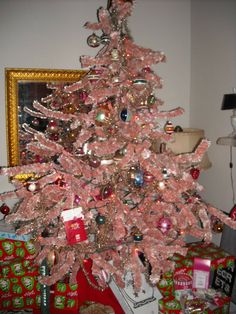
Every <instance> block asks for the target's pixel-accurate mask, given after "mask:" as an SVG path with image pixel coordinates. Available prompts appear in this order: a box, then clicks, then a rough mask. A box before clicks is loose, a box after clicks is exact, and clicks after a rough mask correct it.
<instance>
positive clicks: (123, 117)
mask: <svg viewBox="0 0 236 314" xmlns="http://www.w3.org/2000/svg"><path fill="white" fill-rule="evenodd" d="M120 118H121V120H122V121H124V122H129V121H130V120H131V113H130V111H129V110H128V109H126V108H124V109H122V110H121V112H120Z"/></svg>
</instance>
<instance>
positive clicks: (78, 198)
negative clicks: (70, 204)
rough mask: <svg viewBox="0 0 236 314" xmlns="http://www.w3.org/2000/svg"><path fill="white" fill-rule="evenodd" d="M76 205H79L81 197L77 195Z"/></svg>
mask: <svg viewBox="0 0 236 314" xmlns="http://www.w3.org/2000/svg"><path fill="white" fill-rule="evenodd" d="M74 203H75V204H76V205H78V204H79V203H80V197H79V196H78V195H75V198H74Z"/></svg>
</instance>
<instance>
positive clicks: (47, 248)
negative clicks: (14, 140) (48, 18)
mask: <svg viewBox="0 0 236 314" xmlns="http://www.w3.org/2000/svg"><path fill="white" fill-rule="evenodd" d="M110 2H111V3H110ZM110 2H109V4H108V7H107V9H105V8H100V9H99V10H98V22H97V23H87V24H86V25H85V27H86V28H88V29H91V30H92V31H93V32H95V31H102V35H101V36H98V35H96V34H95V33H93V34H92V35H90V36H89V38H88V44H89V46H91V47H97V46H99V45H102V49H101V50H100V51H99V52H98V54H97V55H96V56H95V57H88V56H82V57H81V65H82V67H83V68H85V69H86V71H87V72H86V73H85V75H84V76H83V77H82V79H81V80H80V81H78V82H76V83H74V84H70V85H65V86H62V85H51V86H49V88H51V90H52V92H51V94H50V95H49V96H48V97H46V98H44V99H42V101H41V102H38V101H35V102H34V104H33V108H34V109H33V110H30V111H28V113H30V114H31V115H32V116H33V117H35V118H36V120H32V121H34V123H33V124H32V123H31V124H28V125H27V124H25V125H24V129H25V134H24V135H22V136H23V137H26V138H27V140H28V144H27V151H28V152H29V156H34V158H32V159H30V160H31V162H32V160H34V161H35V160H36V161H37V162H34V163H30V164H27V165H23V166H16V167H11V168H8V167H2V168H1V175H7V176H10V177H11V180H12V183H13V184H14V185H15V190H14V191H12V192H6V193H3V194H2V195H1V196H0V199H1V200H2V202H5V201H6V200H7V199H8V198H17V199H19V202H18V204H17V206H15V208H14V209H13V210H12V211H11V213H10V214H9V215H8V216H6V221H7V222H8V223H15V224H17V226H18V229H17V233H18V234H28V233H30V234H32V237H33V238H34V239H35V241H36V242H37V243H38V245H37V247H38V255H37V256H36V262H37V263H39V264H40V263H41V262H42V261H43V260H44V259H45V258H46V259H47V260H48V261H49V262H52V260H54V263H52V265H51V270H50V275H49V276H45V277H43V278H41V282H42V283H45V284H47V285H51V284H53V283H55V282H56V281H58V280H59V279H61V278H62V277H63V276H64V275H66V274H68V273H70V274H71V276H70V277H71V282H72V283H73V282H75V281H76V274H77V272H78V270H79V269H82V270H83V271H84V272H85V269H84V263H85V262H86V260H87V259H92V262H93V266H92V272H93V274H94V275H95V276H96V277H97V278H98V284H99V286H100V287H101V288H103V287H105V286H106V284H107V277H109V275H111V274H112V275H113V277H114V279H115V280H116V282H117V284H118V285H120V286H121V287H124V275H125V274H126V272H127V271H130V272H131V273H132V275H133V278H134V287H135V289H136V290H137V291H138V290H139V289H140V287H141V274H142V273H147V268H148V269H149V270H150V269H151V272H149V281H150V283H151V284H156V283H157V282H158V280H159V279H160V276H161V274H162V273H163V272H165V271H167V270H170V269H173V268H174V263H173V262H172V261H171V257H172V256H173V254H174V253H177V252H178V253H180V254H182V255H184V254H186V247H185V237H186V235H187V234H188V235H192V236H194V237H197V238H199V239H200V240H203V241H206V242H210V241H211V237H212V230H211V216H212V215H214V216H215V217H217V218H218V219H220V220H221V221H222V222H224V223H226V224H228V225H229V226H230V227H232V228H234V229H235V228H236V222H233V221H231V219H230V218H229V217H228V216H226V215H224V214H223V213H222V212H221V211H219V210H217V209H216V208H213V207H212V206H210V205H208V204H207V203H206V202H204V201H203V200H202V199H201V197H200V196H199V192H200V191H201V189H202V188H201V186H200V185H199V184H198V182H197V180H196V179H197V174H198V173H195V174H193V173H192V171H191V169H192V168H191V167H192V165H195V166H196V165H198V164H199V163H200V161H201V159H202V157H203V155H204V153H205V152H206V150H207V149H208V147H209V142H208V141H207V140H205V139H203V140H202V141H201V143H200V144H199V145H198V147H197V149H196V150H195V152H194V153H189V154H180V155H175V154H174V153H173V152H172V151H171V150H170V149H166V148H165V144H166V143H168V142H171V141H173V138H172V136H173V135H172V132H173V126H172V125H171V124H170V123H166V122H168V121H170V120H171V119H173V118H174V117H176V116H178V115H181V114H183V110H182V109H181V108H176V109H173V110H171V111H164V110H161V107H162V106H163V102H162V101H161V100H160V99H159V98H158V92H157V91H158V89H160V88H161V87H162V82H161V79H160V77H159V76H158V75H156V74H155V73H154V72H153V70H152V68H151V67H152V65H154V64H157V63H159V62H165V55H164V54H163V53H162V52H155V51H152V50H151V49H146V48H143V47H140V46H138V45H136V44H135V43H134V41H133V39H132V38H131V36H130V34H129V31H128V28H127V18H128V17H129V16H130V14H131V11H132V7H133V1H131V0H130V1H125V0H112V1H110ZM37 118H38V119H39V118H40V119H45V121H47V126H46V129H45V130H44V131H43V132H42V131H41V130H36V129H35V128H34V124H37ZM163 126H164V127H163ZM19 174H26V177H27V178H28V179H27V180H24V181H21V180H18V175H19ZM140 254H142V256H144V257H145V261H146V262H145V263H141V262H140ZM150 266H151V268H150ZM91 284H92V283H91Z"/></svg>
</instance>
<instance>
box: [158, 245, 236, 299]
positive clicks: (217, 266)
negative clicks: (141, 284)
mask: <svg viewBox="0 0 236 314" xmlns="http://www.w3.org/2000/svg"><path fill="white" fill-rule="evenodd" d="M187 247H188V252H187V254H186V256H182V255H180V254H175V255H174V256H173V258H172V260H173V261H174V262H175V270H174V272H172V273H171V272H169V273H166V274H163V276H162V278H161V279H160V281H159V283H158V284H157V287H158V289H159V290H160V292H161V293H162V295H163V296H170V295H174V276H175V274H176V273H179V272H181V271H182V272H187V273H188V274H189V275H190V276H192V274H193V264H194V258H195V257H200V258H202V259H210V261H211V274H210V287H213V288H215V289H217V290H220V291H222V292H224V293H225V294H226V295H227V296H231V293H232V289H233V284H234V276H235V257H234V256H231V255H230V254H228V253H227V252H225V251H224V250H222V249H221V248H219V247H218V246H216V245H215V244H213V243H208V244H206V243H203V242H195V243H190V244H188V245H187ZM171 274H172V277H171Z"/></svg>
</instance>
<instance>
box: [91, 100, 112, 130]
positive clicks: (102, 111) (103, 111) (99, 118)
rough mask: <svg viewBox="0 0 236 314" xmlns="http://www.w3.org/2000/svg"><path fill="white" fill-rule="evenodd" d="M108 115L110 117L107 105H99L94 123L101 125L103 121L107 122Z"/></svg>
mask: <svg viewBox="0 0 236 314" xmlns="http://www.w3.org/2000/svg"><path fill="white" fill-rule="evenodd" d="M109 117H110V110H109V109H108V107H107V106H106V105H102V106H100V108H99V109H98V112H97V115H96V118H95V120H96V121H95V123H96V125H98V126H101V125H103V124H104V123H107V122H109Z"/></svg>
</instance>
